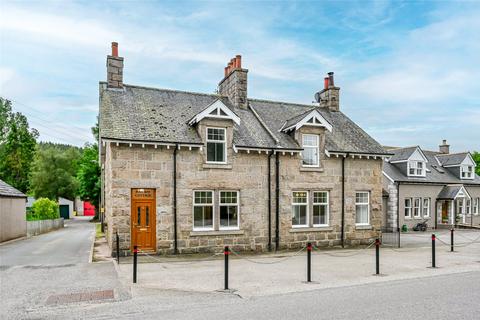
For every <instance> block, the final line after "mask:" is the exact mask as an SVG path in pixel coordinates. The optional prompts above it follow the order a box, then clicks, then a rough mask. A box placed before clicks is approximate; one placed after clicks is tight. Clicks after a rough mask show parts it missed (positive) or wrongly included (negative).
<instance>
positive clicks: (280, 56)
mask: <svg viewBox="0 0 480 320" xmlns="http://www.w3.org/2000/svg"><path fill="white" fill-rule="evenodd" d="M0 37H1V38H0V46H1V47H0V49H1V50H0V95H1V96H3V97H6V98H9V99H11V100H13V101H14V108H15V109H16V110H18V111H21V112H23V113H24V114H26V115H27V116H28V118H29V121H30V123H31V125H32V126H33V127H35V128H37V129H38V130H39V131H40V133H41V140H46V141H55V142H60V143H71V144H75V145H79V146H80V145H83V144H84V143H85V142H86V141H92V137H91V134H90V129H89V128H90V127H91V126H92V125H93V124H94V122H95V119H96V115H97V112H98V81H100V80H104V79H105V78H106V68H105V59H106V55H107V54H108V53H109V52H110V43H111V42H112V41H118V42H119V47H120V55H121V56H124V57H125V70H124V81H125V83H129V84H137V85H145V86H155V87H161V88H172V89H179V90H188V91H198V92H207V93H209V92H214V90H215V88H216V85H217V83H218V81H219V80H221V78H222V75H223V67H224V66H225V64H226V63H227V62H228V61H229V59H230V58H231V57H233V56H234V55H235V54H242V56H243V62H242V64H243V66H244V67H246V68H248V69H249V79H248V81H249V82H248V85H249V87H248V89H249V96H250V97H255V98H263V99H272V100H282V101H291V102H300V103H307V104H309V103H311V102H312V101H313V95H314V93H315V92H316V91H318V90H319V89H321V87H322V79H323V77H324V75H325V74H326V72H328V71H334V72H335V82H336V85H338V86H340V87H341V91H340V92H341V98H340V99H341V100H340V102H341V110H342V111H343V112H344V113H346V114H347V115H348V116H349V117H350V118H351V119H353V120H354V121H355V122H357V123H358V124H359V125H360V126H361V127H362V128H364V129H365V130H366V131H367V132H368V133H369V134H370V135H372V136H373V137H374V138H375V139H377V140H378V141H379V142H380V143H382V144H385V145H394V146H408V145H417V144H419V145H421V146H422V147H425V148H427V149H437V146H438V144H439V142H440V141H441V140H442V139H447V140H448V141H449V143H450V144H451V149H452V150H453V151H462V150H474V149H477V150H478V149H480V133H479V132H480V131H479V126H480V3H479V2H473V1H472V2H458V1H457V2H446V1H436V2H430V1H422V2H416V1H376V2H364V1H358V2H357V1H331V2H328V1H311V2H308V1H288V2H287V1H282V2H267V1H261V2H253V1H230V2H220V1H213V2H208V1H195V2H180V1H172V2H154V1H144V2H139V1H136V2H133V1H132V2H130V1H122V2H97V1H54V2H47V1H42V2H40V1H38V2H26V1H22V2H9V1H2V2H1V3H0Z"/></svg>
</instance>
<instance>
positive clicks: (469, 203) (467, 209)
mask: <svg viewBox="0 0 480 320" xmlns="http://www.w3.org/2000/svg"><path fill="white" fill-rule="evenodd" d="M465 202H466V204H465V213H466V214H471V213H472V211H471V210H472V200H470V199H466V200H465Z"/></svg>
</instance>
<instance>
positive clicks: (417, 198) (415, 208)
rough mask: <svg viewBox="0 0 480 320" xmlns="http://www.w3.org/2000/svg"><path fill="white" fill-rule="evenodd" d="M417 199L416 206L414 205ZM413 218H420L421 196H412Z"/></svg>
mask: <svg viewBox="0 0 480 320" xmlns="http://www.w3.org/2000/svg"><path fill="white" fill-rule="evenodd" d="M417 200H418V207H417V206H416V202H417ZM415 212H418V214H415ZM413 218H414V219H420V218H422V198H419V197H416V198H413Z"/></svg>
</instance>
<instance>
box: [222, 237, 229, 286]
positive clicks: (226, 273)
mask: <svg viewBox="0 0 480 320" xmlns="http://www.w3.org/2000/svg"><path fill="white" fill-rule="evenodd" d="M223 254H224V256H225V290H228V256H229V255H230V249H229V248H228V246H225V250H224V251H223Z"/></svg>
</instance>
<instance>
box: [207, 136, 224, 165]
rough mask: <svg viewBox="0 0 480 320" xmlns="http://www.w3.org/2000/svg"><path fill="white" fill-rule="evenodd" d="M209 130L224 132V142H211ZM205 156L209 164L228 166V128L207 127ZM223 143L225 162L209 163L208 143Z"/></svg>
mask: <svg viewBox="0 0 480 320" xmlns="http://www.w3.org/2000/svg"><path fill="white" fill-rule="evenodd" d="M209 129H216V130H223V138H224V140H210V139H208V130H209ZM205 141H206V145H205V156H206V160H207V163H212V164H227V128H221V127H207V128H206V129H205ZM209 142H210V143H223V145H224V146H223V159H224V160H225V161H208V143H209Z"/></svg>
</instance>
